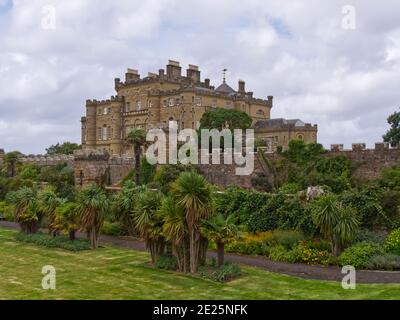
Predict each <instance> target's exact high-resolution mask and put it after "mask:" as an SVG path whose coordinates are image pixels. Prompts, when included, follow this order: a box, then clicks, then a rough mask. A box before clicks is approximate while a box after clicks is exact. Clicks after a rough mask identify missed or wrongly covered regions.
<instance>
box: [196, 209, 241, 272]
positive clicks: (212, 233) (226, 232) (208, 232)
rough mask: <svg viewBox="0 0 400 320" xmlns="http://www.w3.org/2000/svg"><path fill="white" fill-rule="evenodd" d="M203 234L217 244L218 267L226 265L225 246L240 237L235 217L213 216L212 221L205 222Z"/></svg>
mask: <svg viewBox="0 0 400 320" xmlns="http://www.w3.org/2000/svg"><path fill="white" fill-rule="evenodd" d="M201 232H202V233H203V234H204V235H205V236H206V237H207V238H209V239H211V240H214V241H215V243H216V244H217V253H218V266H219V267H221V266H222V265H224V260H225V259H224V257H225V244H227V243H228V242H230V241H232V240H234V239H235V238H237V237H238V236H239V227H238V226H237V225H236V219H235V217H234V216H233V215H230V216H228V217H225V216H224V215H222V214H216V215H213V216H212V217H211V218H210V219H208V220H204V221H203V223H202V227H201Z"/></svg>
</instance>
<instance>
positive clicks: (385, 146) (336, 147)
mask: <svg viewBox="0 0 400 320" xmlns="http://www.w3.org/2000/svg"><path fill="white" fill-rule="evenodd" d="M385 150H395V152H396V151H398V152H400V149H399V148H398V147H390V144H389V143H387V142H376V143H375V148H374V149H367V145H366V143H353V144H352V145H351V149H345V148H344V144H331V149H330V151H332V152H350V151H351V152H353V151H356V152H357V151H385Z"/></svg>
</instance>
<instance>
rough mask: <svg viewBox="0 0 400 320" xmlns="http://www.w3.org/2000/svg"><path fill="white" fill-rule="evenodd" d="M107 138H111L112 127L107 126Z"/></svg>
mask: <svg viewBox="0 0 400 320" xmlns="http://www.w3.org/2000/svg"><path fill="white" fill-rule="evenodd" d="M107 139H108V140H111V127H108V128H107Z"/></svg>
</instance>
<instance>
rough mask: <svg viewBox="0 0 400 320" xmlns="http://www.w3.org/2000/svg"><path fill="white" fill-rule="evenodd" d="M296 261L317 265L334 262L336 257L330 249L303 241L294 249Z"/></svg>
mask: <svg viewBox="0 0 400 320" xmlns="http://www.w3.org/2000/svg"><path fill="white" fill-rule="evenodd" d="M293 251H294V253H293V254H294V256H295V257H296V262H301V263H306V264H311V265H316V264H322V265H329V264H333V263H334V262H335V261H334V257H333V256H332V255H331V254H330V253H329V251H328V250H324V249H321V248H318V247H316V246H315V243H313V242H310V241H302V242H301V243H300V244H299V245H298V246H297V247H296V248H295V249H294V250H293Z"/></svg>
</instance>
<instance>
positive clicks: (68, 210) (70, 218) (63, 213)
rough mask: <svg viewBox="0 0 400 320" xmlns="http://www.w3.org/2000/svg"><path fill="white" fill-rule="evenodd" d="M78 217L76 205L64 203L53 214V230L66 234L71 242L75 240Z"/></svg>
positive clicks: (78, 222)
mask: <svg viewBox="0 0 400 320" xmlns="http://www.w3.org/2000/svg"><path fill="white" fill-rule="evenodd" d="M79 224H80V215H79V210H78V204H76V203H74V202H66V203H63V204H61V205H60V206H59V207H58V208H57V209H56V212H55V219H54V224H53V228H54V229H56V230H62V231H64V232H65V233H66V234H68V236H69V239H70V240H71V241H73V240H75V234H76V231H77V230H78V229H79Z"/></svg>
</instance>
